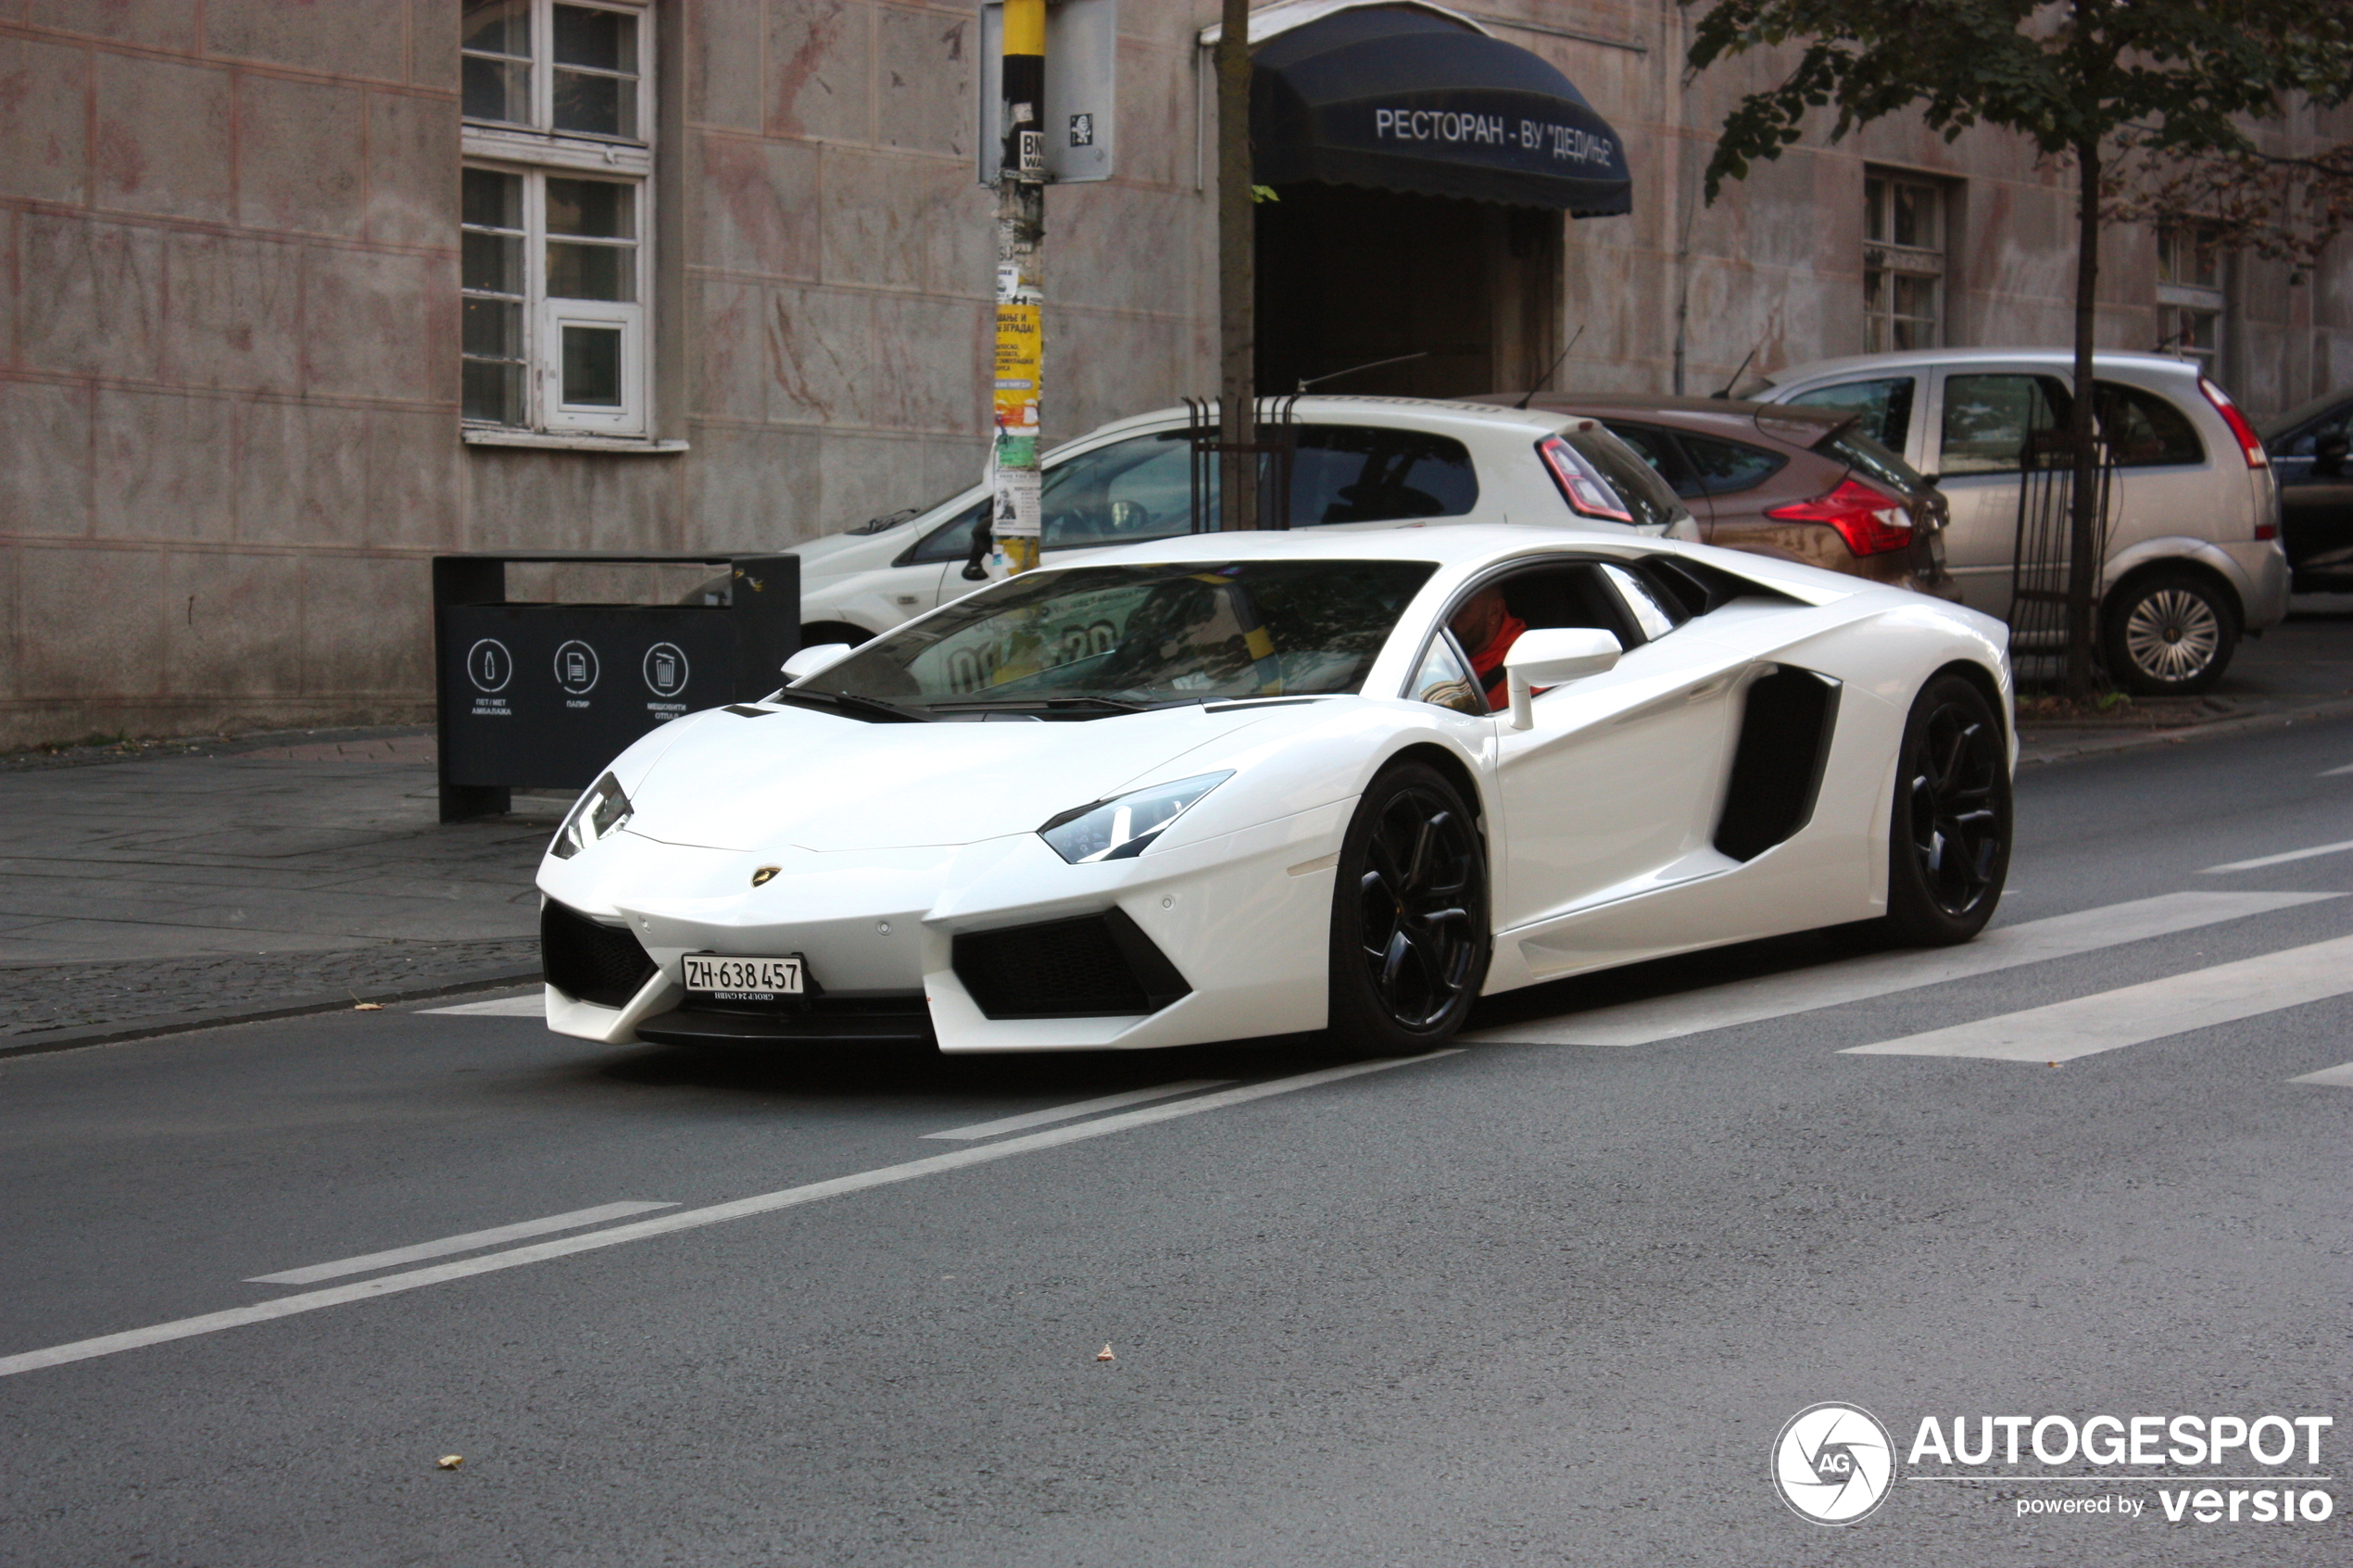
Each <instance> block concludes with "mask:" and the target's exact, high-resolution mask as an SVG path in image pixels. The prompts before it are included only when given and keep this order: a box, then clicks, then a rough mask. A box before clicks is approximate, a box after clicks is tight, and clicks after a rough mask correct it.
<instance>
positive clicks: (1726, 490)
mask: <svg viewBox="0 0 2353 1568" xmlns="http://www.w3.org/2000/svg"><path fill="white" fill-rule="evenodd" d="M1683 450H1684V451H1686V452H1689V453H1690V454H1691V455H1692V467H1693V468H1694V469H1696V470H1699V483H1700V488H1701V489H1703V490H1705V491H1706V492H1707V493H1708V494H1709V495H1736V494H1738V493H1739V492H1741V491H1743V490H1754V489H1755V488H1756V487H1757V486H1758V485H1760V484H1762V483H1765V482H1766V481H1767V480H1768V479H1770V478H1772V477H1773V476H1774V475H1775V474H1777V473H1779V472H1780V471H1781V470H1782V469H1784V468H1786V467H1788V466H1789V459H1788V458H1784V457H1782V456H1781V455H1780V453H1779V452H1768V451H1767V450H1765V448H1764V447H1762V446H1751V445H1748V443H1746V442H1744V441H1718V440H1717V439H1716V438H1715V437H1714V436H1712V435H1693V434H1692V433H1690V432H1689V431H1685V432H1684V433H1683Z"/></svg>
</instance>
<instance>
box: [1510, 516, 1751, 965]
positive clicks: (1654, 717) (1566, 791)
mask: <svg viewBox="0 0 2353 1568" xmlns="http://www.w3.org/2000/svg"><path fill="white" fill-rule="evenodd" d="M1500 586H1501V587H1502V588H1503V590H1504V595H1505V597H1506V600H1507V602H1508V603H1509V605H1510V608H1511V609H1512V613H1513V614H1515V615H1516V616H1517V617H1518V618H1519V619H1520V620H1522V621H1526V622H1527V623H1528V624H1529V626H1530V627H1537V626H1577V625H1582V626H1597V627H1600V628H1602V629H1604V630H1606V631H1611V632H1615V633H1617V635H1618V638H1619V641H1620V642H1621V643H1622V644H1624V645H1625V647H1626V652H1625V655H1624V656H1623V657H1622V658H1621V659H1619V660H1618V663H1617V668H1616V669H1614V670H1611V671H1606V672H1605V673H1603V674H1600V675H1594V676H1590V677H1587V678H1586V679H1584V680H1580V681H1577V682H1573V683H1571V684H1567V685H1565V686H1558V687H1554V689H1552V690H1550V691H1547V692H1543V693H1541V694H1539V695H1538V696H1537V697H1536V699H1535V701H1534V702H1533V704H1532V705H1531V707H1532V709H1533V711H1534V717H1535V722H1534V724H1533V725H1532V727H1530V728H1529V729H1526V730H1515V729H1513V728H1511V727H1510V725H1509V724H1508V723H1507V722H1505V721H1502V720H1498V721H1496V729H1497V735H1496V761H1495V776H1496V792H1497V795H1498V797H1500V800H1501V804H1502V809H1503V817H1504V830H1505V833H1506V834H1507V835H1508V839H1509V843H1510V852H1509V854H1508V855H1506V856H1504V857H1501V858H1500V859H1501V863H1500V864H1499V866H1498V868H1497V877H1496V884H1497V892H1496V900H1495V910H1496V921H1495V924H1496V928H1497V930H1498V931H1512V930H1519V929H1526V928H1531V927H1538V928H1541V927H1542V926H1544V925H1547V924H1550V923H1552V922H1556V921H1559V920H1562V919H1564V918H1567V917H1570V916H1573V915H1575V914H1576V913H1578V912H1579V910H1581V909H1588V908H1592V907H1594V906H1597V905H1600V904H1604V903H1607V902H1610V901H1612V900H1614V899H1617V898H1621V897H1629V896H1630V895H1633V894H1636V893H1641V892H1647V891H1653V890H1655V889H1657V888H1661V887H1667V886H1671V885H1673V884H1676V883H1678V882H1683V881H1690V880H1692V879H1695V878H1697V877H1700V876H1704V875H1705V874H1707V873H1709V872H1716V871H1721V870H1725V869H1728V867H1729V864H1730V862H1728V861H1726V860H1725V859H1724V858H1723V857H1722V856H1720V855H1718V854H1717V853H1716V852H1715V851H1714V850H1713V849H1712V848H1710V847H1709V838H1710V836H1711V834H1712V833H1713V829H1714V822H1715V817H1716V812H1717V808H1718V804H1719V802H1720V800H1721V798H1722V792H1723V775H1724V768H1725V765H1726V747H1727V744H1728V741H1727V736H1728V730H1729V714H1730V693H1731V691H1732V689H1733V687H1734V686H1735V685H1736V684H1737V683H1736V681H1735V679H1734V677H1735V676H1736V675H1737V673H1738V672H1739V671H1741V670H1742V669H1743V668H1744V667H1745V665H1746V663H1747V662H1748V661H1747V658H1746V656H1745V654H1744V653H1743V652H1742V651H1740V650H1738V649H1735V648H1732V647H1730V646H1725V645H1723V644H1721V643H1718V642H1713V641H1709V640H1706V639H1704V638H1701V637H1697V636H1690V635H1679V634H1678V632H1679V627H1680V622H1681V621H1682V620H1683V615H1682V612H1681V611H1680V607H1679V606H1677V605H1676V604H1674V603H1673V602H1672V598H1671V596H1670V595H1669V594H1667V593H1666V592H1665V591H1663V590H1660V589H1658V588H1656V587H1654V586H1653V585H1651V584H1650V583H1648V582H1647V580H1646V579H1645V578H1644V577H1643V575H1642V569H1640V568H1639V567H1637V568H1634V569H1631V570H1629V568H1628V567H1626V566H1621V565H1617V564H1614V563H1613V564H1604V563H1594V562H1584V563H1576V564H1569V563H1559V564H1552V565H1546V566H1542V567H1538V568H1533V569H1520V570H1516V571H1512V572H1511V573H1509V574H1507V575H1506V576H1505V577H1504V578H1503V579H1502V580H1501V582H1500Z"/></svg>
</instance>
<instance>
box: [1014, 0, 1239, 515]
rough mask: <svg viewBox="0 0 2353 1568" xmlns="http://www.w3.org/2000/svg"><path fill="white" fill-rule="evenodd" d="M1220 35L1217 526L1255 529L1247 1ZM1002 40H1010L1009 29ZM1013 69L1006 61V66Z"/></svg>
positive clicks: (1228, 15)
mask: <svg viewBox="0 0 2353 1568" xmlns="http://www.w3.org/2000/svg"><path fill="white" fill-rule="evenodd" d="M1225 4H1226V12H1225V20H1224V26H1223V29H1222V31H1220V32H1219V33H1218V37H1217V312H1218V345H1219V360H1220V364H1219V376H1218V395H1217V408H1218V441H1217V445H1218V447H1219V453H1218V457H1219V462H1218V480H1217V490H1218V495H1219V497H1220V501H1219V506H1218V516H1219V524H1220V526H1221V527H1224V528H1229V529H1230V528H1256V527H1257V526H1258V454H1257V453H1256V452H1254V451H1252V450H1251V448H1252V446H1254V445H1257V439H1258V420H1257V419H1256V417H1255V415H1256V412H1257V400H1256V395H1255V393H1256V389H1255V388H1254V387H1253V386H1252V384H1251V377H1252V360H1253V359H1254V358H1255V356H1256V354H1257V346H1258V345H1257V325H1256V314H1257V312H1256V304H1257V301H1256V291H1257V286H1258V285H1257V270H1256V268H1255V266H1254V265H1253V264H1252V251H1253V249H1254V246H1255V239H1256V236H1255V234H1254V232H1253V228H1254V225H1255V224H1256V221H1257V219H1256V215H1255V212H1254V210H1253V207H1254V202H1253V197H1252V186H1251V162H1250V0H1225ZM1006 36H1008V37H1011V36H1012V30H1011V29H1010V28H1008V29H1007V32H1006ZM1007 63H1008V65H1009V66H1010V64H1011V62H1010V61H1008V62H1007Z"/></svg>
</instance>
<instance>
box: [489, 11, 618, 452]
mask: <svg viewBox="0 0 2353 1568" xmlns="http://www.w3.org/2000/svg"><path fill="white" fill-rule="evenodd" d="M647 22H648V19H647V17H646V15H645V13H644V10H643V8H642V7H641V6H635V5H629V4H618V3H616V4H591V5H570V4H559V3H557V0H467V5H466V7H465V13H464V21H463V31H462V33H461V38H462V51H463V56H464V98H465V103H464V108H465V121H466V123H465V132H464V151H465V169H464V174H463V181H464V192H463V204H462V206H463V211H462V217H461V224H462V228H463V236H462V239H463V245H462V251H463V261H462V267H461V274H462V276H461V287H462V289H463V292H464V296H465V300H464V307H465V330H464V343H463V358H464V366H465V371H464V378H465V382H464V395H463V404H462V413H463V417H464V419H465V420H466V422H467V423H468V424H469V425H473V426H496V427H499V428H502V429H510V430H526V431H546V432H549V433H557V434H572V435H578V434H592V435H595V434H600V435H608V436H624V437H640V436H643V435H644V434H645V433H647V431H648V428H649V420H648V399H649V388H650V385H651V378H650V376H649V375H648V368H649V365H650V361H651V352H650V345H649V344H648V341H647V340H648V324H647V313H646V305H645V299H646V295H647V292H648V280H649V277H650V273H649V270H648V261H649V257H648V249H649V247H648V245H647V243H646V235H647V232H648V228H649V226H650V224H649V220H650V217H651V212H650V207H649V203H650V201H651V198H652V181H651V174H652V167H653V163H652V145H651V127H652V124H653V115H652V111H651V106H650V104H649V102H648V94H649V92H650V87H649V71H648V64H649V62H648V58H647V56H648V45H649V44H650V39H649V37H648V32H649V29H648V25H647Z"/></svg>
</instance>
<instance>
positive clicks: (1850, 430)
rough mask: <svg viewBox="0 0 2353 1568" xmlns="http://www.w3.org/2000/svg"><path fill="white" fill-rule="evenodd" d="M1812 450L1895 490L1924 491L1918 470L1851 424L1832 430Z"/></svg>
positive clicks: (1923, 480) (1924, 480)
mask: <svg viewBox="0 0 2353 1568" xmlns="http://www.w3.org/2000/svg"><path fill="white" fill-rule="evenodd" d="M1814 450H1815V451H1817V452H1818V453H1820V454H1821V455H1822V456H1823V457H1825V458H1832V459H1834V460H1836V461H1838V462H1842V463H1844V464H1845V465H1846V466H1847V467H1848V468H1850V469H1853V470H1856V472H1857V473H1860V474H1862V475H1863V476H1864V477H1865V478H1867V479H1876V480H1878V481H1879V482H1880V483H1881V484H1890V485H1894V486H1895V487H1896V488H1897V489H1899V490H1925V489H1927V488H1928V481H1927V480H1926V479H1925V478H1924V477H1922V476H1921V473H1920V470H1918V469H1916V468H1914V467H1913V466H1912V465H1911V464H1909V463H1907V462H1906V461H1905V460H1904V459H1903V458H1899V457H1897V456H1896V455H1895V454H1894V453H1893V452H1891V451H1889V450H1888V449H1887V448H1886V447H1884V446H1882V445H1880V444H1879V443H1878V442H1876V441H1873V440H1872V439H1871V438H1870V437H1869V436H1868V435H1865V434H1864V433H1862V431H1860V430H1859V429H1857V428H1856V427H1855V426H1853V425H1849V426H1847V427H1846V428H1845V429H1844V430H1834V431H1832V432H1831V433H1830V434H1828V435H1826V436H1824V437H1822V439H1821V440H1819V441H1817V442H1816V443H1814Z"/></svg>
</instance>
